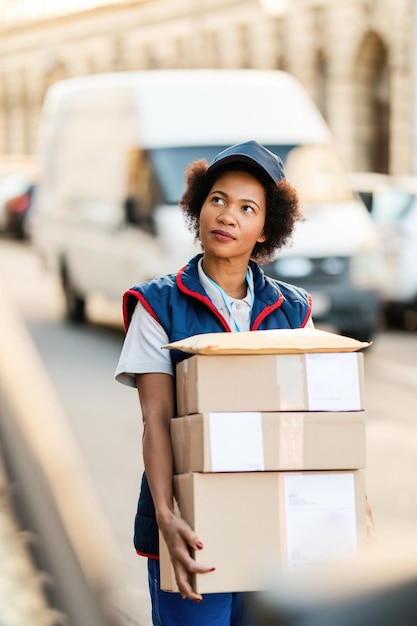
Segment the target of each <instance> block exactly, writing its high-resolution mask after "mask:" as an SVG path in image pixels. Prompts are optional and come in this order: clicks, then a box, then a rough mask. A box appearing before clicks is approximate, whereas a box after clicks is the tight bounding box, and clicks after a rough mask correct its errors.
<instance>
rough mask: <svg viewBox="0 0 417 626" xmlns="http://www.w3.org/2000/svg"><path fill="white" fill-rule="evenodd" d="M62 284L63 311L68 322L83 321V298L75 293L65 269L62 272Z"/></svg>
mask: <svg viewBox="0 0 417 626" xmlns="http://www.w3.org/2000/svg"><path fill="white" fill-rule="evenodd" d="M62 286H63V289H64V296H65V313H66V317H67V319H68V320H69V321H70V322H77V323H78V324H79V323H81V322H84V321H85V299H84V298H83V297H82V296H81V295H80V294H79V293H77V291H76V290H75V289H74V286H73V285H72V283H71V279H70V277H69V275H68V272H67V271H63V272H62Z"/></svg>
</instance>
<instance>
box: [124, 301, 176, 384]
mask: <svg viewBox="0 0 417 626" xmlns="http://www.w3.org/2000/svg"><path fill="white" fill-rule="evenodd" d="M167 343H169V339H168V335H167V334H166V332H165V330H164V329H163V327H162V326H161V325H160V324H159V323H158V322H157V321H156V320H155V319H154V318H153V317H152V316H151V315H150V314H149V313H148V311H146V309H145V308H144V307H143V306H142V304H141V303H140V302H138V303H137V305H136V307H135V310H134V312H133V315H132V319H131V321H130V325H129V328H128V331H127V333H126V337H125V340H124V342H123V347H122V351H121V354H120V359H119V362H118V364H117V367H116V372H115V379H116V380H117V381H118V382H120V383H122V384H124V385H128V386H129V387H136V381H135V374H149V373H162V374H170V375H171V376H172V375H173V367H172V361H171V356H170V353H169V350H166V349H162V348H161V346H163V345H164V344H167Z"/></svg>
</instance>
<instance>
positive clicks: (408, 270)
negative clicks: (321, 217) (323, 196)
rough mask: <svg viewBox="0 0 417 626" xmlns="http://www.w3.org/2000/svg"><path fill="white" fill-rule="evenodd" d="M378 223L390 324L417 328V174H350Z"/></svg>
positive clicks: (384, 305) (387, 317) (352, 181)
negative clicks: (406, 175)
mask: <svg viewBox="0 0 417 626" xmlns="http://www.w3.org/2000/svg"><path fill="white" fill-rule="evenodd" d="M349 178H350V181H351V184H352V186H353V188H354V189H355V191H356V192H357V193H358V194H359V195H360V197H361V198H362V199H363V201H364V203H365V204H366V207H367V209H368V211H369V213H370V215H371V217H372V219H373V221H374V223H375V225H376V226H377V229H378V232H379V235H380V238H381V243H382V250H383V255H384V260H385V267H386V270H387V274H386V278H385V281H384V285H383V288H382V292H381V297H382V307H383V312H384V314H385V318H386V321H387V324H388V325H389V326H392V327H402V328H406V329H408V330H417V176H416V177H398V176H389V175H383V174H376V173H373V172H353V173H350V175H349Z"/></svg>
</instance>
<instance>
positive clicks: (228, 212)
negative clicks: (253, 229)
mask: <svg viewBox="0 0 417 626" xmlns="http://www.w3.org/2000/svg"><path fill="white" fill-rule="evenodd" d="M217 221H218V222H219V223H220V224H229V225H234V224H236V212H235V210H234V208H233V206H232V205H227V206H226V207H224V208H223V210H222V211H221V212H220V213H219V215H218V216H217Z"/></svg>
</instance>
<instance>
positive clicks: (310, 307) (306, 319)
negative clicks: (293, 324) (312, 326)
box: [301, 294, 313, 328]
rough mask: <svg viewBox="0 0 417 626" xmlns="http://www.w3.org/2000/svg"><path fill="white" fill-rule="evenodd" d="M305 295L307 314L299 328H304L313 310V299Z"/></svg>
mask: <svg viewBox="0 0 417 626" xmlns="http://www.w3.org/2000/svg"><path fill="white" fill-rule="evenodd" d="M307 295H308V312H307V315H306V316H305V319H304V322H303V323H302V324H301V328H304V327H305V325H306V324H307V322H308V320H309V319H310V316H311V311H312V309H313V298H312V297H311V295H310V294H307Z"/></svg>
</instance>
